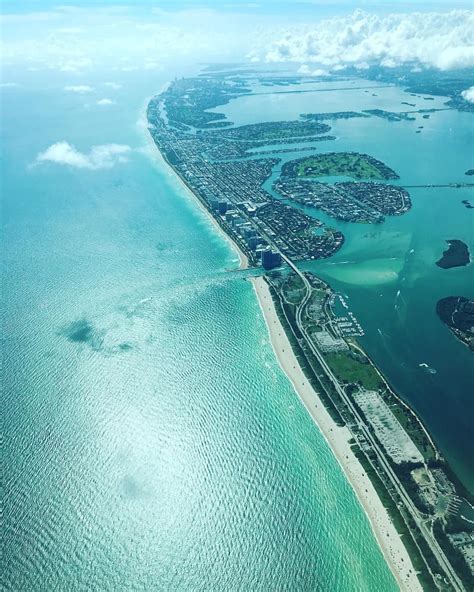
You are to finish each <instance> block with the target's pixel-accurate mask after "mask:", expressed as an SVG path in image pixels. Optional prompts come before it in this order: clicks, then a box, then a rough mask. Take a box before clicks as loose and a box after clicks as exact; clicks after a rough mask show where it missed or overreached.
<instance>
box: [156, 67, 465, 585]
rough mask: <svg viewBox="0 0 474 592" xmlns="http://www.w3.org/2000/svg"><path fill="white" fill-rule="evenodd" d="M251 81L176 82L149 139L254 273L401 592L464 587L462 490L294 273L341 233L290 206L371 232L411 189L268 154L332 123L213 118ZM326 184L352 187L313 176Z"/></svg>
mask: <svg viewBox="0 0 474 592" xmlns="http://www.w3.org/2000/svg"><path fill="white" fill-rule="evenodd" d="M252 84H253V82H252V80H251V77H247V78H246V77H245V75H244V74H242V76H241V77H237V76H234V75H233V76H231V77H228V78H226V76H225V75H222V76H220V77H219V78H217V79H216V78H214V77H213V76H202V75H201V76H200V77H199V78H183V79H179V80H175V81H174V82H172V83H171V84H170V85H169V86H168V88H167V90H165V91H164V92H163V93H161V94H160V95H157V96H155V97H153V98H152V99H151V101H150V102H149V104H148V108H147V119H148V128H149V132H150V134H151V137H152V138H153V141H154V143H155V144H156V146H157V148H158V150H159V151H160V153H161V155H162V157H163V159H164V160H165V162H166V163H167V164H168V165H169V166H170V167H171V169H172V170H173V171H174V172H175V174H176V175H177V177H178V178H179V179H180V180H181V181H182V183H183V184H184V185H185V186H186V187H187V188H188V189H189V191H190V192H191V193H192V194H193V195H194V196H195V198H196V199H197V200H198V202H199V203H200V204H201V205H202V207H203V208H204V209H205V210H206V211H207V213H208V214H209V216H210V217H211V218H212V220H213V221H214V222H215V224H216V227H217V228H218V229H220V230H221V231H222V232H223V233H224V235H225V236H226V237H227V238H228V239H230V240H231V241H232V243H233V245H234V246H235V248H236V250H237V252H238V253H239V257H240V260H241V268H242V269H245V268H252V269H251V273H249V274H248V277H247V279H248V280H249V281H251V282H252V283H253V286H254V289H255V293H256V295H257V298H258V301H259V304H260V307H261V310H262V313H263V315H264V317H265V320H266V322H267V327H268V331H269V335H270V338H271V343H272V345H273V348H274V351H275V353H276V355H277V357H278V360H279V361H280V364H281V366H282V368H283V370H284V371H285V372H286V373H287V375H288V377H289V378H290V380H291V382H292V384H293V385H294V387H295V390H296V392H297V394H298V395H299V397H300V399H301V401H302V403H303V404H304V405H305V407H306V409H307V411H308V413H309V414H310V415H311V417H312V418H313V420H314V421H315V422H316V423H317V425H318V426H319V428H320V429H321V431H322V432H323V433H324V435H325V437H326V439H327V441H328V443H329V444H330V445H331V447H332V449H333V451H334V453H335V454H336V455H337V458H338V460H339V462H340V463H341V465H342V467H343V468H344V471H345V473H346V475H347V476H348V479H349V480H350V482H351V484H352V486H353V487H354V489H355V491H356V493H357V495H358V498H359V500H360V501H361V503H362V504H363V505H364V507H365V509H366V511H367V514H368V516H369V518H370V520H371V523H372V526H373V528H374V531H375V532H376V534H377V539H378V540H379V543H380V545H381V548H382V549H383V551H384V554H385V557H386V558H387V561H388V562H389V564H390V566H391V568H392V571H393V573H394V575H395V577H396V578H397V581H398V583H399V586H400V588H402V589H404V590H410V591H411V590H422V589H426V590H435V589H443V590H456V591H462V590H467V589H471V588H472V587H473V583H474V578H473V577H472V574H471V572H470V568H469V565H468V561H469V553H468V552H466V553H467V554H466V555H465V556H464V550H465V546H464V544H461V543H459V541H464V540H465V537H466V536H467V537H470V536H471V534H470V533H471V532H472V526H471V524H470V523H469V522H467V521H465V520H463V518H462V516H460V514H459V513H458V511H457V510H456V508H458V507H459V505H458V504H459V500H463V496H465V497H466V498H467V497H468V496H469V494H468V493H467V492H466V491H465V490H464V489H463V488H462V485H461V484H459V483H458V482H457V481H456V480H455V478H454V477H453V475H452V472H451V471H450V468H449V465H448V464H447V463H446V461H445V460H444V459H443V457H442V455H441V453H440V452H439V450H438V448H437V446H436V444H435V442H434V441H433V439H432V438H431V436H430V434H429V432H428V431H427V429H426V428H425V426H424V425H423V423H422V422H421V420H420V419H419V417H418V415H417V414H416V413H415V411H414V410H413V409H411V408H410V407H409V406H408V405H407V404H406V403H405V401H403V400H402V399H401V398H400V397H399V396H398V395H397V393H396V392H395V390H394V389H393V387H392V386H391V385H390V384H388V382H387V381H386V380H385V378H384V376H383V374H382V373H381V371H380V370H379V368H378V367H377V366H376V364H375V362H374V361H373V360H372V359H371V358H370V356H369V355H368V354H367V353H366V352H365V350H364V348H363V346H362V345H361V343H360V341H359V338H360V337H362V336H363V335H364V329H363V327H362V326H361V325H360V323H359V321H358V320H357V318H356V316H355V314H354V313H353V312H352V311H351V310H350V305H349V303H348V302H347V301H346V300H345V298H344V296H343V295H341V294H339V293H337V292H336V291H335V290H334V289H333V288H332V287H331V286H330V285H329V284H327V283H326V282H324V281H323V280H322V279H321V278H319V277H318V276H317V275H315V273H311V272H308V271H304V267H302V266H301V264H304V263H305V262H307V261H310V260H313V259H314V260H318V259H323V258H328V257H331V256H332V255H333V254H334V253H336V252H337V251H338V250H339V249H341V247H342V246H343V244H344V235H343V234H342V232H341V231H340V230H338V229H337V228H333V227H332V226H331V225H329V224H328V223H326V222H323V221H322V220H320V219H318V218H317V217H315V216H310V215H308V214H307V213H306V212H305V211H303V209H302V208H301V207H298V206H299V204H297V203H296V202H298V201H302V202H303V203H304V200H309V201H310V202H312V203H313V206H314V207H318V208H319V209H321V210H324V211H327V212H331V215H332V216H334V217H335V218H339V219H350V220H351V221H354V222H357V221H366V222H378V221H381V220H382V219H383V217H384V216H385V215H388V216H391V215H402V214H404V213H406V212H407V211H408V209H409V208H410V198H409V195H408V192H407V191H406V189H404V188H402V187H398V186H395V185H390V184H387V183H385V182H384V181H386V180H389V179H397V178H398V176H397V174H396V173H395V172H394V171H393V170H392V169H390V168H389V167H388V166H387V165H385V164H384V163H382V162H380V161H378V160H377V159H375V158H374V157H372V156H370V155H367V154H360V153H357V152H339V153H338V152H324V153H323V152H321V153H318V154H311V155H309V156H308V157H305V158H302V159H301V158H300V159H296V160H293V161H291V160H290V161H288V162H286V163H284V164H283V166H282V161H281V157H280V156H279V153H276V152H275V151H274V149H273V148H272V146H274V147H275V148H277V150H281V149H284V146H285V145H286V144H290V145H294V144H298V143H301V142H305V141H306V140H307V139H308V138H311V139H312V141H314V139H315V138H322V137H325V136H328V132H329V131H330V127H329V125H328V124H326V123H321V122H320V121H318V120H317V119H310V118H308V119H302V118H300V119H298V120H295V121H284V122H266V123H264V124H251V125H242V126H233V125H232V123H231V122H228V121H227V120H226V118H225V116H224V115H223V114H218V113H216V112H210V111H208V109H210V108H216V107H218V106H219V105H222V104H225V103H227V102H229V101H230V100H233V99H235V98H236V97H237V96H241V94H242V93H245V94H250V93H251V88H252ZM221 115H222V117H221ZM217 124H219V126H218V127H217ZM249 147H252V148H251V149H254V148H255V147H262V148H264V151H265V153H266V154H265V155H262V154H261V153H253V154H249V152H248V151H249ZM290 149H291V148H290ZM326 175H332V176H346V177H350V178H352V179H354V180H353V181H345V182H341V183H338V182H336V183H334V184H328V183H320V182H318V181H317V180H316V179H317V178H318V177H320V176H326ZM341 308H342V310H343V312H341ZM456 500H457V501H456ZM466 503H467V502H466ZM440 582H441V588H440V585H439V584H440Z"/></svg>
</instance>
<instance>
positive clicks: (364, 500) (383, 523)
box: [252, 277, 422, 592]
mask: <svg viewBox="0 0 474 592" xmlns="http://www.w3.org/2000/svg"><path fill="white" fill-rule="evenodd" d="M252 283H253V286H254V289H255V293H256V295H257V298H258V301H259V303H260V307H261V309H262V312H263V315H264V317H265V321H266V324H267V327H268V333H269V336H270V341H271V344H272V346H273V349H274V351H275V354H276V356H277V358H278V361H279V363H280V366H281V367H282V369H283V370H284V372H285V374H286V375H287V376H288V378H289V379H290V381H291V382H292V384H293V386H294V388H295V390H296V392H297V393H298V395H299V397H300V399H301V401H302V402H303V404H304V406H305V407H306V409H307V411H308V413H309V414H310V415H311V417H312V418H313V420H314V422H315V423H316V424H317V426H318V427H319V429H320V430H321V432H322V434H323V435H324V437H325V439H326V441H327V442H328V444H329V446H330V447H331V449H332V451H333V453H334V455H335V457H336V459H337V460H338V462H339V464H340V465H341V467H342V469H343V471H344V473H345V475H346V477H347V479H348V481H349V482H350V484H351V485H352V487H353V489H354V491H355V493H356V495H357V498H358V499H359V502H360V503H361V505H362V506H363V508H364V510H365V512H366V514H367V516H368V518H369V521H370V524H371V526H372V529H373V531H374V534H375V536H376V538H377V541H378V543H379V545H380V548H381V550H382V552H383V554H384V557H385V559H386V561H387V563H388V564H389V566H390V568H391V570H392V572H393V574H394V576H395V578H396V580H397V582H398V584H399V586H400V589H401V590H407V591H410V592H411V591H416V590H420V591H421V590H422V587H421V584H420V582H419V580H418V578H417V576H416V572H415V569H414V567H413V565H412V562H411V559H410V557H409V555H408V552H407V550H406V548H405V546H404V544H403V543H402V540H401V538H400V535H399V534H398V532H397V530H396V528H395V526H394V525H393V523H392V520H391V518H390V516H389V515H388V512H387V510H386V509H385V507H384V506H383V504H382V502H381V501H380V498H379V496H378V494H377V492H376V490H375V488H374V486H373V485H372V482H371V481H370V479H369V477H368V476H367V475H366V474H365V471H364V469H363V467H362V465H361V464H360V462H359V461H358V459H357V457H356V456H355V455H354V453H353V452H352V450H351V447H350V445H349V440H350V438H351V434H350V432H349V430H348V429H347V428H346V427H339V426H338V425H336V423H335V422H334V420H333V419H332V418H331V416H330V415H329V413H328V411H327V410H326V408H325V407H324V405H323V404H322V402H321V400H320V399H319V396H318V393H317V392H316V391H315V390H314V388H313V387H312V386H311V384H310V383H309V382H308V380H307V378H306V376H305V375H304V373H303V371H302V369H301V367H300V366H299V364H298V361H297V358H296V356H295V354H294V352H293V350H292V348H291V345H290V342H289V340H288V337H287V335H286V333H285V330H284V329H283V326H282V325H281V323H280V320H279V318H278V315H277V313H276V310H275V306H274V304H273V300H272V297H271V294H270V290H269V287H268V284H267V283H266V281H265V280H264V279H263V278H262V277H259V278H252Z"/></svg>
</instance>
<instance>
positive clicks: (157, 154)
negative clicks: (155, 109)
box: [143, 99, 249, 270]
mask: <svg viewBox="0 0 474 592" xmlns="http://www.w3.org/2000/svg"><path fill="white" fill-rule="evenodd" d="M149 100H150V99H147V101H146V104H145V113H144V117H143V131H144V132H145V135H146V138H147V144H148V146H149V147H150V148H151V150H150V154H151V156H152V158H153V160H155V161H156V162H157V163H159V164H161V165H163V164H164V165H165V167H166V169H169V170H170V171H171V175H170V177H172V178H173V179H174V180H177V181H178V183H179V185H180V186H181V187H182V188H183V189H184V190H185V193H186V196H187V197H188V198H190V199H192V201H193V203H194V204H196V203H197V205H198V206H199V209H200V210H201V211H202V212H203V213H204V214H205V215H206V219H207V220H208V221H209V222H211V224H212V226H213V227H214V229H215V230H217V232H218V234H219V235H220V236H221V237H222V238H224V239H225V240H226V241H227V242H228V243H229V244H230V246H231V249H232V250H233V251H234V252H235V254H236V255H237V257H238V259H239V269H241V270H244V269H248V268H249V260H248V257H247V255H246V254H245V253H244V252H243V251H242V250H241V249H240V247H239V245H238V244H237V243H236V242H235V241H233V240H232V238H231V237H230V236H229V235H228V234H227V233H226V232H225V231H224V230H223V229H222V228H221V227H220V226H219V224H218V223H217V222H216V220H215V219H214V217H213V216H212V215H211V214H210V213H209V211H208V210H207V209H206V208H205V207H204V205H203V204H202V203H201V200H200V199H199V197H198V196H197V195H196V194H195V193H194V191H193V190H192V189H191V187H189V185H188V184H187V183H186V181H185V180H184V179H182V178H181V176H180V175H178V173H177V172H176V171H175V170H174V168H173V166H172V165H171V164H170V163H169V162H168V161H167V160H166V158H165V157H164V156H163V154H162V153H161V151H160V149H159V148H158V146H157V145H156V144H155V141H154V140H153V138H152V137H151V134H150V130H149V128H148V120H147V117H146V105H147V104H148V102H149ZM166 172H167V173H168V172H169V171H168V170H166Z"/></svg>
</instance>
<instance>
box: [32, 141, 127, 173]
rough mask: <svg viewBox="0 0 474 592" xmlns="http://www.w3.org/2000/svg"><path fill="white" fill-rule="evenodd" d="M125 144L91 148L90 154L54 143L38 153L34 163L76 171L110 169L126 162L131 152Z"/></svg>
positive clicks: (102, 145)
mask: <svg viewBox="0 0 474 592" xmlns="http://www.w3.org/2000/svg"><path fill="white" fill-rule="evenodd" d="M131 150H132V149H131V148H130V146H127V145H125V144H101V145H99V146H92V148H91V150H90V152H89V153H88V154H85V153H84V152H80V151H79V150H77V148H75V146H73V145H72V144H69V142H56V143H55V144H52V145H51V146H50V147H49V148H47V149H46V150H45V151H44V152H40V153H39V154H38V156H37V157H36V160H35V163H36V164H41V163H44V162H54V163H56V164H61V165H67V166H71V167H75V168H78V169H91V170H98V169H111V168H112V167H113V166H115V165H116V164H117V163H124V162H127V158H126V156H125V155H126V154H128V153H129V152H131Z"/></svg>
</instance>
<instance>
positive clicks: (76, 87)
mask: <svg viewBox="0 0 474 592" xmlns="http://www.w3.org/2000/svg"><path fill="white" fill-rule="evenodd" d="M64 90H66V91H68V92H74V93H79V94H84V93H90V92H92V91H93V90H94V89H93V88H92V86H88V85H87V84H72V85H70V86H65V87H64Z"/></svg>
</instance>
